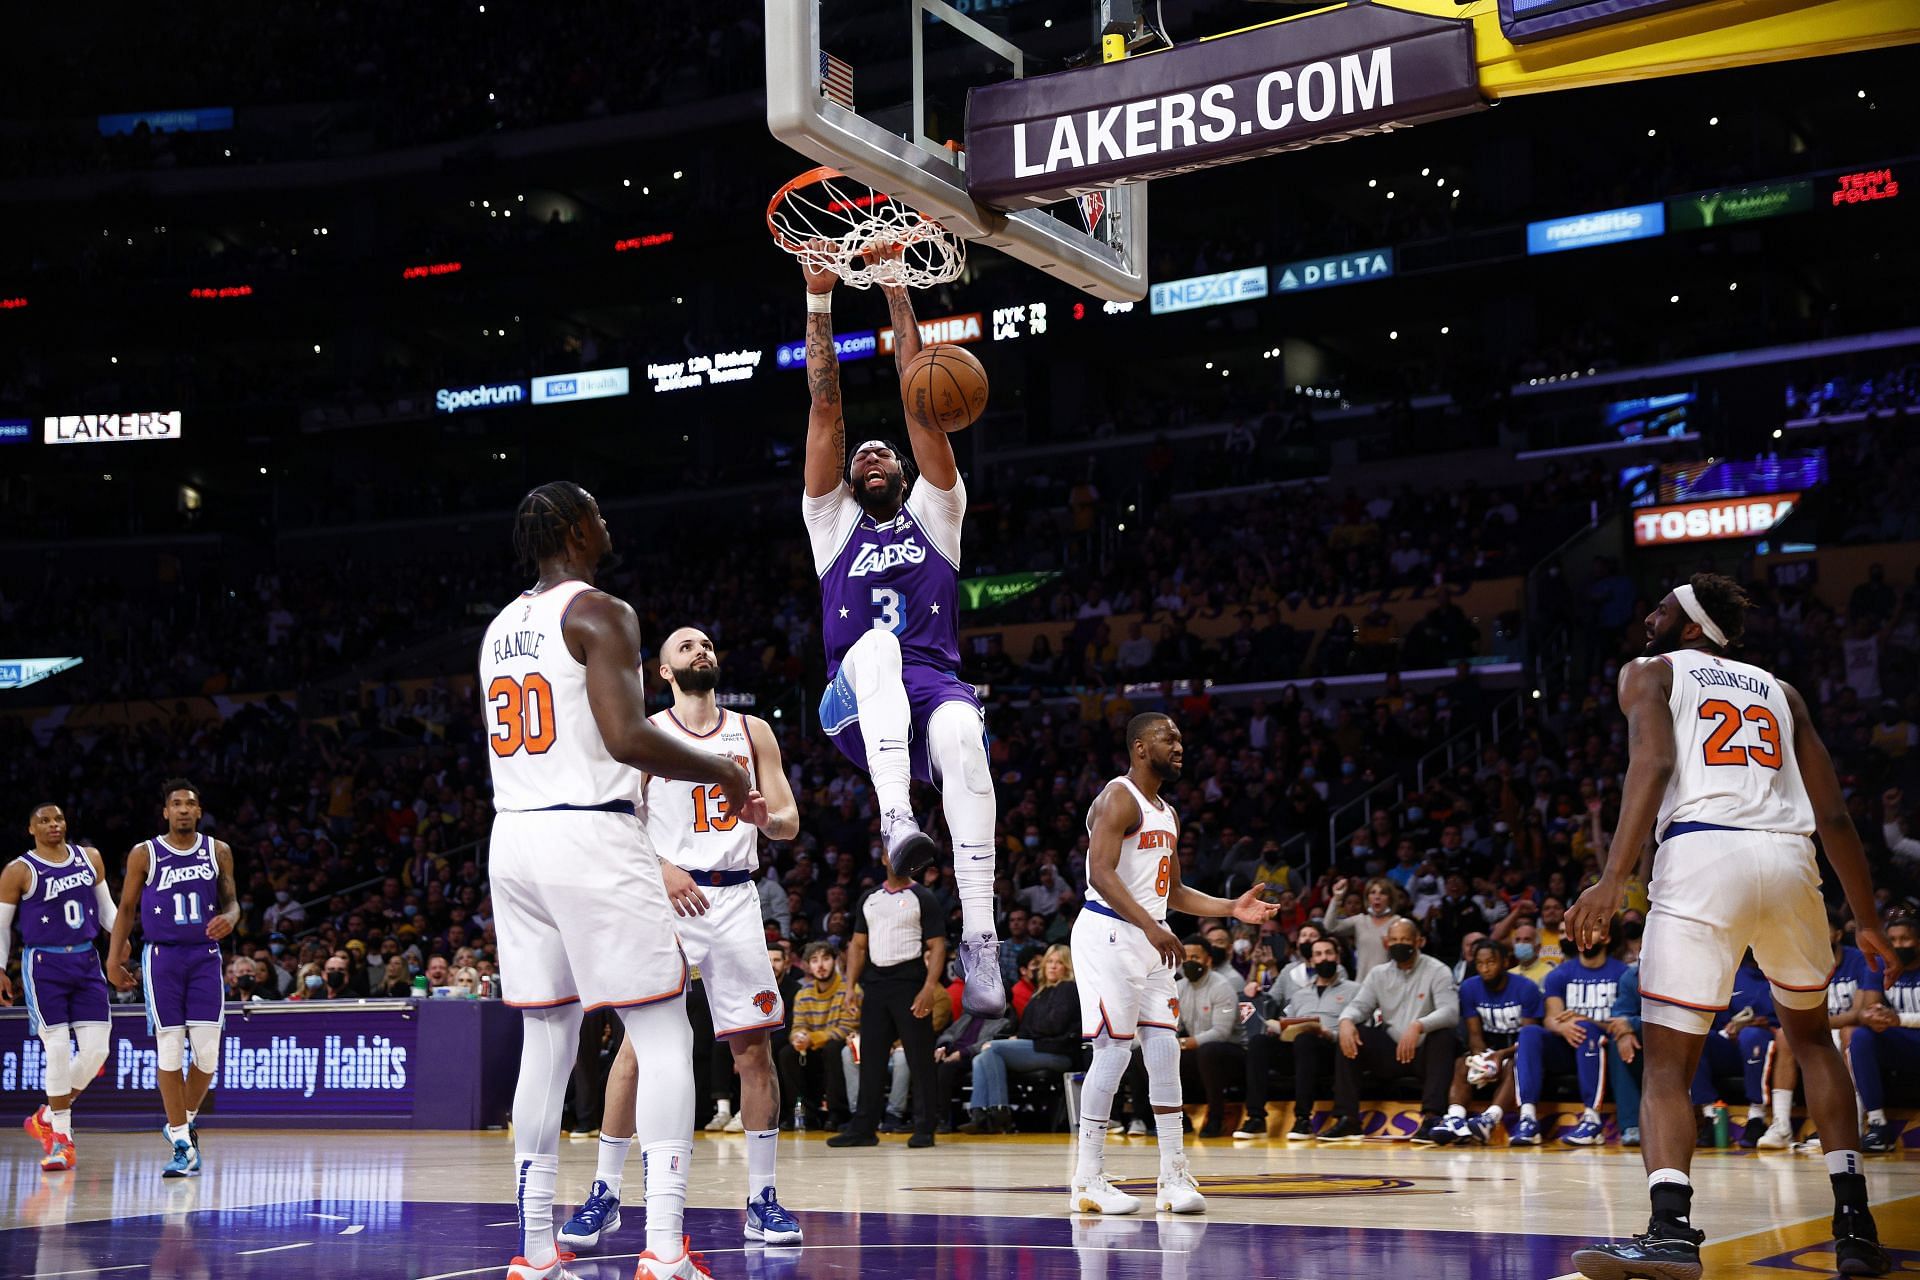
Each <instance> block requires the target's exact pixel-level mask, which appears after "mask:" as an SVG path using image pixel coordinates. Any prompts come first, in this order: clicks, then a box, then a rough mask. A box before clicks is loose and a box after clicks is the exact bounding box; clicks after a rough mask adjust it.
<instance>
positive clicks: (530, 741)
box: [480, 580, 640, 811]
mask: <svg viewBox="0 0 1920 1280" xmlns="http://www.w3.org/2000/svg"><path fill="white" fill-rule="evenodd" d="M593 589H594V588H592V587H590V586H588V585H587V584H586V583H584V582H580V581H577V580H574V581H568V582H562V583H558V584H556V585H554V586H552V587H549V588H547V589H546V590H545V591H528V592H525V593H523V594H522V595H521V596H520V598H519V599H518V600H516V601H514V602H513V603H512V604H510V605H508V606H507V607H506V608H505V609H504V610H502V611H501V613H500V616H499V617H497V618H495V619H494V620H493V623H492V625H490V626H489V627H488V628H487V634H486V638H485V639H484V640H482V641H481V643H480V702H481V707H480V714H481V716H482V717H483V718H484V719H485V721H486V727H487V744H488V746H489V747H491V748H492V765H493V804H494V808H495V809H497V810H502V811H526V810H532V809H554V808H579V809H595V808H603V807H608V806H612V805H616V804H619V803H622V802H624V803H626V804H630V805H635V806H637V805H638V802H639V799H640V771H639V770H637V769H635V768H633V767H631V766H630V765H625V764H622V763H621V762H620V761H618V760H616V759H614V758H613V756H612V755H611V754H610V753H609V752H608V751H607V744H606V742H605V741H604V740H602V738H601V737H600V727H599V725H597V724H596V723H594V719H593V708H592V706H591V705H589V703H588V702H587V668H586V664H585V663H583V662H581V661H580V660H579V659H578V658H576V657H574V656H573V654H572V653H571V652H569V651H568V649H567V641H566V636H565V635H564V634H563V632H562V628H563V627H564V626H565V625H566V620H567V610H568V609H570V608H572V607H573V604H574V602H575V601H576V600H578V599H579V598H580V597H581V596H582V595H584V594H585V593H587V592H589V591H592V590H593Z"/></svg>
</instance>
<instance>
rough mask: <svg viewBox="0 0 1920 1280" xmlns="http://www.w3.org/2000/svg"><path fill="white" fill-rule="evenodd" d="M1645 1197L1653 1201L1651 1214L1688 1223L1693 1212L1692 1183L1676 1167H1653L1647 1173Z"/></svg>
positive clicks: (1683, 1223) (1683, 1224) (1680, 1222)
mask: <svg viewBox="0 0 1920 1280" xmlns="http://www.w3.org/2000/svg"><path fill="white" fill-rule="evenodd" d="M1647 1197H1648V1199H1650V1200H1652V1201H1653V1216H1654V1217H1656V1218H1665V1219H1667V1220H1669V1221H1671V1222H1677V1223H1679V1224H1680V1225H1682V1226H1686V1225H1688V1222H1687V1217H1688V1215H1689V1214H1691V1213H1692V1212H1693V1184H1692V1183H1691V1182H1689V1181H1688V1180H1687V1175H1686V1174H1684V1173H1682V1172H1680V1170H1678V1169H1655V1170H1654V1171H1653V1172H1652V1173H1649V1174H1648V1175H1647Z"/></svg>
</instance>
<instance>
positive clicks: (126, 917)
mask: <svg viewBox="0 0 1920 1280" xmlns="http://www.w3.org/2000/svg"><path fill="white" fill-rule="evenodd" d="M147 860H148V854H147V842H146V841H144V840H142V841H141V842H140V843H139V844H137V845H135V846H133V851H132V852H131V853H129V854H128V855H127V879H126V882H125V883H124V884H122V885H121V886H120V910H119V912H118V913H117V914H116V915H115V916H114V919H113V936H112V937H111V938H110V939H109V940H108V942H107V981H108V982H111V983H112V984H113V985H114V986H116V987H118V988H120V989H121V990H122V991H131V990H133V975H132V974H130V973H128V972H127V955H128V953H129V952H130V951H132V949H133V922H134V921H135V920H138V919H139V918H140V889H141V886H143V885H144V884H146V882H147Z"/></svg>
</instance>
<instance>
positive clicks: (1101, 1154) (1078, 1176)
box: [1073, 1116, 1107, 1182]
mask: <svg viewBox="0 0 1920 1280" xmlns="http://www.w3.org/2000/svg"><path fill="white" fill-rule="evenodd" d="M1106 1167H1107V1122H1106V1121H1105V1120H1094V1119H1090V1118H1088V1117H1086V1116H1082V1117H1081V1119H1080V1162H1079V1164H1078V1165H1076V1166H1075V1167H1074V1171H1073V1180H1074V1181H1075V1182H1091V1181H1093V1180H1094V1179H1095V1178H1097V1177H1099V1176H1100V1175H1101V1174H1102V1173H1104V1172H1106Z"/></svg>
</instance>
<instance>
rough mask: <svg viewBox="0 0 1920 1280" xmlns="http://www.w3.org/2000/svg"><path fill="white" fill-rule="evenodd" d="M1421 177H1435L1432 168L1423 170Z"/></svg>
mask: <svg viewBox="0 0 1920 1280" xmlns="http://www.w3.org/2000/svg"><path fill="white" fill-rule="evenodd" d="M1420 176H1421V177H1423V178H1430V177H1432V176H1433V170H1432V168H1426V169H1422V170H1421V171H1420Z"/></svg>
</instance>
